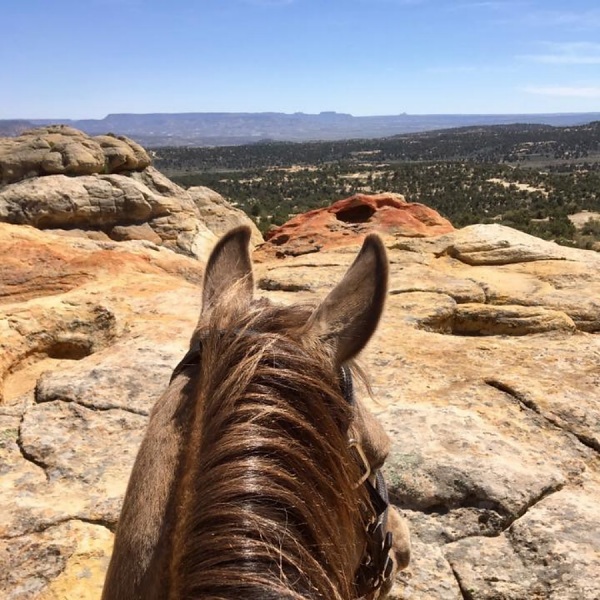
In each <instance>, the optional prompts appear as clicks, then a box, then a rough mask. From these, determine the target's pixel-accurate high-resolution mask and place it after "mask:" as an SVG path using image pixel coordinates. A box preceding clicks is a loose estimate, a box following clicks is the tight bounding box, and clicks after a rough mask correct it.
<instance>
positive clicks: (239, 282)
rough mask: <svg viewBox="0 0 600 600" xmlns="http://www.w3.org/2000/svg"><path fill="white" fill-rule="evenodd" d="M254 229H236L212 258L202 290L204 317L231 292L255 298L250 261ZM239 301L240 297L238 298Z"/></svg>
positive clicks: (223, 240) (228, 235) (225, 237)
mask: <svg viewBox="0 0 600 600" xmlns="http://www.w3.org/2000/svg"><path fill="white" fill-rule="evenodd" d="M250 236H251V233H250V228H249V227H246V226H242V227H236V228H235V229H232V230H231V231H229V232H228V233H226V234H225V235H224V236H223V237H222V238H221V239H220V240H219V241H218V242H217V245H216V246H215V247H214V249H213V251H212V252H211V254H210V258H209V259H208V263H207V265H206V271H205V272H204V285H203V287H202V314H205V313H206V312H208V311H209V310H210V309H211V308H212V307H213V306H214V305H215V303H217V302H218V301H219V298H222V297H224V296H225V295H226V294H227V293H228V292H231V291H232V290H234V288H235V293H236V294H238V295H241V296H246V297H247V299H248V300H250V299H251V298H252V294H253V291H254V280H253V277H252V261H251V259H250V250H249V247H248V246H249V243H250ZM238 297H239V296H238Z"/></svg>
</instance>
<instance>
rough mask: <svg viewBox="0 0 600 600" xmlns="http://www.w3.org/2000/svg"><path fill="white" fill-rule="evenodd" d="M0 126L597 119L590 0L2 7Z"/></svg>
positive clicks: (125, 0) (79, 0)
mask: <svg viewBox="0 0 600 600" xmlns="http://www.w3.org/2000/svg"><path fill="white" fill-rule="evenodd" d="M0 32H1V35H0V60H1V64H2V66H3V68H2V74H1V75H0V118H44V117H45V118H102V117H104V116H105V115H106V114H108V113H118V112H137V113H148V112H262V111H281V112H297V111H301V112H307V113H316V112H320V111H323V110H335V111H338V112H348V113H351V114H354V115H392V114H398V113H402V112H408V113H411V114H427V113H542V112H598V111H600V3H599V2H598V0H571V1H569V2H566V1H565V0H489V1H486V0H480V1H478V0H3V2H2V7H1V8H0Z"/></svg>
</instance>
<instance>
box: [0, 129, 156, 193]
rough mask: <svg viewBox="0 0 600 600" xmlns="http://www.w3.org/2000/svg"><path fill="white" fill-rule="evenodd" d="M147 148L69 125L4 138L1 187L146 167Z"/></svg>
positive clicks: (0, 149)
mask: <svg viewBox="0 0 600 600" xmlns="http://www.w3.org/2000/svg"><path fill="white" fill-rule="evenodd" d="M149 164H150V157H149V156H148V155H147V154H146V151H145V150H144V149H143V148H142V147H141V146H140V145H139V144H136V143H135V142H134V141H133V140H130V139H128V138H126V137H118V138H117V137H115V136H110V135H108V136H98V137H96V138H92V137H90V136H88V135H86V134H85V133H83V132H81V131H78V130H77V129H73V128H72V127H68V126H66V125H51V126H49V127H41V128H38V129H32V130H29V131H26V132H24V133H22V134H21V135H19V136H18V137H14V138H0V186H1V185H3V184H8V183H14V182H16V181H20V180H21V179H25V178H29V177H38V176H42V175H54V174H64V175H91V174H93V173H117V172H121V171H127V170H136V169H143V168H145V167H147V166H148V165H149Z"/></svg>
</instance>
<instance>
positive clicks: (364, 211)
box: [335, 204, 375, 223]
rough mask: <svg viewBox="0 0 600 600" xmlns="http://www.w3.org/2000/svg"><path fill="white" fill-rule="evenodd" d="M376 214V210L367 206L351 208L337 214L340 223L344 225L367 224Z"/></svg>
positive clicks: (361, 205)
mask: <svg viewBox="0 0 600 600" xmlns="http://www.w3.org/2000/svg"><path fill="white" fill-rule="evenodd" d="M374 214H375V209H374V208H373V207H371V206H368V205H367V204H359V205H358V206H351V207H349V208H346V209H344V210H340V211H339V212H338V213H336V215H335V217H336V219H338V221H343V222H344V223H366V222H367V221H368V220H369V219H370V218H371V217H372V216H373V215H374Z"/></svg>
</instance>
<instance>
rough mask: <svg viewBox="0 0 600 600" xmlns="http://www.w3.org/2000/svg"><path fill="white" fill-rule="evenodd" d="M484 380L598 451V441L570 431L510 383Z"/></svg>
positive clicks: (587, 446) (599, 446)
mask: <svg viewBox="0 0 600 600" xmlns="http://www.w3.org/2000/svg"><path fill="white" fill-rule="evenodd" d="M484 382H485V383H486V384H487V385H489V386H491V387H493V388H495V389H497V390H499V391H500V392H503V393H505V394H506V395H508V396H510V397H511V398H514V399H515V400H516V401H517V402H518V404H519V405H520V406H522V407H523V408H525V409H528V410H530V411H532V412H534V413H535V414H536V415H539V416H540V417H542V418H543V419H544V420H545V421H546V422H547V423H549V424H550V425H552V426H553V427H555V428H556V429H559V430H560V431H562V432H564V433H566V434H568V435H569V436H574V437H575V438H576V439H577V440H578V441H579V443H580V444H582V445H583V446H585V447H586V448H589V449H590V450H593V451H594V452H596V453H600V442H598V441H597V440H595V439H593V438H591V437H589V436H587V435H585V434H583V433H578V432H576V431H572V430H571V429H569V428H568V427H567V426H566V425H564V424H563V423H561V422H560V421H559V420H557V419H554V418H552V417H551V416H549V415H547V414H545V413H544V412H542V410H541V409H540V407H539V406H538V405H537V404H536V403H535V402H534V401H533V400H532V399H531V398H528V397H527V396H526V395H525V394H523V393H522V392H519V391H518V390H517V389H515V388H514V387H513V386H512V385H510V384H508V383H505V382H503V381H500V380H498V379H495V378H489V379H484Z"/></svg>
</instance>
